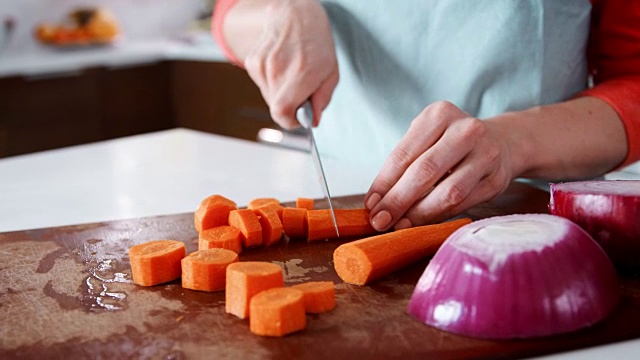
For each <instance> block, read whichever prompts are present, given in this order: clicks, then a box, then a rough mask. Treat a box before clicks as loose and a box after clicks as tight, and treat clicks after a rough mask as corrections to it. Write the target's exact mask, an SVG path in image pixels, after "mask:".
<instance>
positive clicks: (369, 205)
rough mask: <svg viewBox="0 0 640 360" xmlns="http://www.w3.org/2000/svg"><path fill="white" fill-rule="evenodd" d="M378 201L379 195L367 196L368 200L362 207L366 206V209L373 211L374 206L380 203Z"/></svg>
mask: <svg viewBox="0 0 640 360" xmlns="http://www.w3.org/2000/svg"><path fill="white" fill-rule="evenodd" d="M380 199H382V197H381V196H380V194H378V193H373V194H371V195H369V198H368V199H367V202H366V203H365V204H364V206H366V207H367V209H369V210H371V209H373V207H374V206H376V204H377V203H378V202H379V201H380Z"/></svg>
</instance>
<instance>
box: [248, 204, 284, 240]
mask: <svg viewBox="0 0 640 360" xmlns="http://www.w3.org/2000/svg"><path fill="white" fill-rule="evenodd" d="M253 212H254V213H255V214H256V215H257V216H258V220H259V221H260V227H262V243H263V244H264V246H269V245H271V244H275V243H277V242H278V241H279V240H280V238H281V237H282V221H280V217H278V213H277V212H276V211H275V210H274V208H273V207H269V206H267V207H261V208H257V209H254V210H253Z"/></svg>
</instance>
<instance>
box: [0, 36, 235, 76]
mask: <svg viewBox="0 0 640 360" xmlns="http://www.w3.org/2000/svg"><path fill="white" fill-rule="evenodd" d="M164 60H191V61H210V62H226V61H227V60H226V58H225V57H224V55H223V54H222V52H221V50H220V48H219V47H218V46H217V44H216V43H215V41H214V40H213V38H212V37H211V35H210V34H209V33H208V32H205V31H194V32H189V33H185V34H183V35H180V36H175V37H172V38H162V39H150V40H135V41H131V40H128V39H127V38H122V39H119V40H118V41H116V42H115V43H113V44H110V45H105V46H96V47H87V48H70V49H64V48H55V47H50V46H44V45H39V44H35V43H33V44H29V45H27V46H25V47H24V48H20V49H5V50H4V51H3V50H0V77H9V76H25V77H43V76H55V75H56V74H58V73H69V72H77V71H81V70H82V69H85V68H89V67H98V66H104V67H107V68H120V67H129V66H135V65H140V64H145V63H152V62H157V61H164Z"/></svg>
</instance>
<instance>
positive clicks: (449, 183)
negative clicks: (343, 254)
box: [365, 102, 514, 231]
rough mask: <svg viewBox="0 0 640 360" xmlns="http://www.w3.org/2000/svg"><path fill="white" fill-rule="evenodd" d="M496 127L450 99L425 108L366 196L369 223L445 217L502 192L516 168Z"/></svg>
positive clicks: (385, 225)
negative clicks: (450, 101)
mask: <svg viewBox="0 0 640 360" xmlns="http://www.w3.org/2000/svg"><path fill="white" fill-rule="evenodd" d="M496 125H497V124H495V123H492V122H491V121H481V120H478V119H476V118H473V117H471V116H469V115H468V114H466V113H465V112H463V111H462V110H460V109H458V108H457V107H456V106H455V105H453V104H451V103H448V102H438V103H434V104H431V105H429V106H427V107H426V108H425V109H424V110H423V111H422V113H420V115H418V117H416V118H415V119H414V120H413V122H412V123H411V126H410V128H409V130H408V131H407V133H406V134H405V136H404V138H403V139H402V140H401V141H400V143H399V144H398V145H397V147H396V148H395V149H394V150H393V152H392V153H391V155H390V156H389V158H388V159H387V160H386V162H385V164H384V166H383V167H382V170H381V171H380V174H379V175H378V176H377V178H376V179H375V180H374V182H373V184H372V185H371V188H370V189H369V192H368V193H367V196H366V197H365V205H366V207H367V208H369V209H370V210H371V219H370V220H371V223H372V225H373V227H374V228H376V230H379V231H384V230H387V229H389V228H390V227H391V226H393V225H394V224H395V228H396V229H401V228H407V227H411V226H419V225H424V224H426V223H431V222H436V221H443V220H446V219H447V218H449V217H452V216H455V215H457V214H459V213H461V212H463V211H464V210H466V209H468V208H470V207H472V206H473V205H476V204H478V203H481V202H484V201H487V200H489V199H492V198H494V197H495V196H497V195H499V194H500V193H502V192H503V191H504V190H505V189H506V188H507V186H508V185H509V183H510V182H511V180H512V179H513V177H514V171H513V166H512V161H511V154H510V146H509V145H508V143H509V140H508V137H507V135H508V134H507V133H506V132H505V128H503V127H498V126H496Z"/></svg>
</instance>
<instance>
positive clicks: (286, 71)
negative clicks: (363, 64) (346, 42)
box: [212, 0, 338, 128]
mask: <svg viewBox="0 0 640 360" xmlns="http://www.w3.org/2000/svg"><path fill="white" fill-rule="evenodd" d="M212 27H213V32H214V36H215V38H216V40H217V41H218V43H219V44H220V46H221V48H222V49H223V51H224V52H225V54H226V55H227V56H228V57H229V58H230V60H231V61H233V62H234V63H236V64H237V65H240V66H244V67H245V68H246V69H247V73H248V74H249V76H250V77H251V79H252V80H253V81H254V82H255V83H256V85H257V86H258V87H259V88H260V91H261V93H262V96H263V98H264V99H265V101H266V102H267V104H268V105H269V109H270V112H271V116H272V118H273V119H274V120H275V121H276V122H277V123H278V124H280V125H281V126H283V127H285V128H294V127H297V126H299V124H298V122H297V120H296V118H295V112H296V109H297V108H298V107H299V106H300V105H301V104H302V103H303V102H304V101H305V100H307V99H309V98H310V99H311V103H312V107H313V113H314V117H315V118H314V124H315V125H317V124H318V123H319V121H320V114H321V113H322V110H324V108H326V106H327V105H328V104H329V101H330V100H331V95H332V94H333V90H334V89H335V87H336V85H337V83H338V62H337V59H336V53H335V47H334V43H333V36H332V34H331V28H330V25H329V19H328V17H327V14H326V12H325V11H324V8H323V7H322V6H321V5H320V3H318V2H317V1H315V0H288V1H282V0H281V1H277V0H221V1H220V2H219V3H218V4H217V6H216V9H215V11H214V17H213V26H212Z"/></svg>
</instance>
